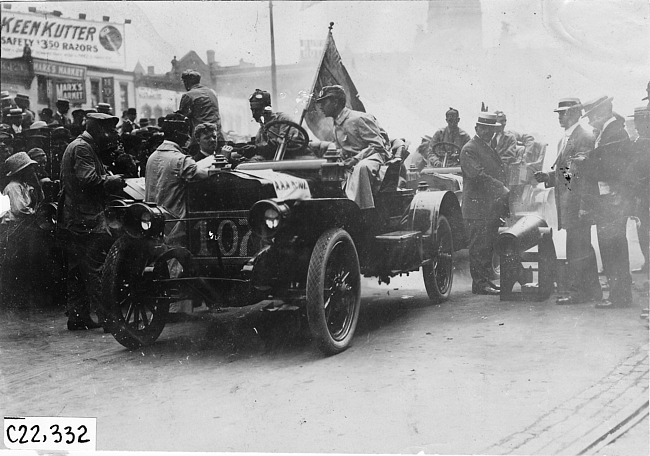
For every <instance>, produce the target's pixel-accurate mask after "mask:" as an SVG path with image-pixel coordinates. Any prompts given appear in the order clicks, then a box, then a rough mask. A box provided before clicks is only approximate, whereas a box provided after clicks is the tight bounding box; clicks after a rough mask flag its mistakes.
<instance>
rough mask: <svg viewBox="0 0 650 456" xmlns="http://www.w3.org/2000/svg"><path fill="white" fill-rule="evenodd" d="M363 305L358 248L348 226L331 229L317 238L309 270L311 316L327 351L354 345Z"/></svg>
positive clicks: (314, 330) (320, 345) (321, 346)
mask: <svg viewBox="0 0 650 456" xmlns="http://www.w3.org/2000/svg"><path fill="white" fill-rule="evenodd" d="M360 307H361V276H360V272H359V258H358V256H357V249H356V248H355V246H354V242H353V241H352V238H351V237H350V235H349V234H348V233H347V232H346V231H345V230H342V229H330V230H327V231H325V232H324V233H323V234H322V235H321V236H320V238H319V239H318V242H316V245H315V247H314V250H313V251H312V254H311V259H310V261H309V271H308V272H307V319H308V322H309V328H310V331H311V333H312V335H313V337H314V340H315V341H316V343H317V345H318V348H319V349H320V350H321V351H322V352H323V353H325V354H326V355H334V354H336V353H340V352H342V351H344V350H345V349H347V348H348V347H349V346H350V343H351V341H352V337H353V336H354V331H355V329H356V327H357V321H358V320H359V309H360Z"/></svg>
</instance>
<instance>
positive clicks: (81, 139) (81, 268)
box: [57, 113, 124, 331]
mask: <svg viewBox="0 0 650 456" xmlns="http://www.w3.org/2000/svg"><path fill="white" fill-rule="evenodd" d="M117 122H118V118H117V117H114V116H111V115H108V114H103V113H92V114H88V116H87V119H86V131H85V132H84V133H82V134H81V135H79V136H78V137H77V138H76V139H75V140H74V141H72V142H71V143H70V144H69V145H68V147H67V148H66V150H65V152H64V153H63V159H62V161H61V183H62V187H63V192H62V196H61V198H60V201H59V220H58V223H57V226H58V227H59V229H60V235H61V237H62V239H63V240H64V245H65V249H66V256H67V259H68V271H67V288H68V302H67V314H68V329H69V330H71V331H74V330H83V329H92V328H97V327H100V326H101V323H102V322H103V320H104V314H103V313H102V311H101V307H100V302H101V295H100V282H101V269H102V265H103V264H104V259H105V258H106V254H107V253H108V250H109V249H110V247H111V244H112V238H111V236H110V231H109V229H108V226H107V224H106V219H105V217H104V207H105V203H106V200H107V198H108V197H109V196H110V195H111V194H116V193H117V192H119V191H120V190H121V189H122V188H123V187H124V180H123V179H122V177H121V176H113V175H109V174H108V172H107V171H106V167H105V166H104V164H103V163H102V160H101V159H100V155H101V153H102V148H104V147H106V145H107V143H108V142H109V141H111V139H112V137H113V135H114V130H115V125H117ZM91 311H95V312H96V313H97V317H98V318H99V324H97V323H95V322H94V321H93V320H92V318H91V316H90V312H91Z"/></svg>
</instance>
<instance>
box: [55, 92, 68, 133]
mask: <svg viewBox="0 0 650 456" xmlns="http://www.w3.org/2000/svg"><path fill="white" fill-rule="evenodd" d="M69 111H70V102H69V101H68V100H66V99H65V98H59V99H58V100H56V113H55V114H54V120H55V121H56V122H58V123H59V125H61V126H62V127H67V126H68V125H70V123H71V120H70V118H69V117H68V112H69Z"/></svg>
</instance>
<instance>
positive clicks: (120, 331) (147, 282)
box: [102, 236, 184, 349]
mask: <svg viewBox="0 0 650 456" xmlns="http://www.w3.org/2000/svg"><path fill="white" fill-rule="evenodd" d="M170 252H171V254H169V253H170ZM170 252H168V253H167V254H165V255H167V257H166V256H165V255H163V256H162V257H161V258H160V259H159V260H158V261H156V264H155V265H153V268H152V267H151V266H150V260H151V259H150V258H149V254H148V253H147V251H146V249H145V248H143V246H142V245H141V243H140V242H139V241H138V240H136V239H131V238H129V237H127V236H123V237H122V238H120V239H119V240H118V241H117V242H116V243H115V244H114V245H113V247H111V250H110V251H109V253H108V257H107V258H106V262H105V263H104V270H103V273H102V295H103V307H104V312H105V314H106V318H107V322H106V324H107V327H108V329H109V330H110V332H111V333H112V334H113V337H115V339H116V340H117V341H118V342H119V343H120V344H122V345H124V346H125V347H126V348H129V349H135V348H138V347H142V346H145V345H150V344H152V343H154V342H155V341H156V339H158V336H160V333H161V332H162V330H163V328H164V327H165V324H166V323H167V317H168V314H169V304H170V302H171V301H174V300H178V299H176V298H175V297H174V295H175V294H176V293H174V290H169V289H163V287H157V286H156V283H155V281H154V280H155V279H167V278H173V277H180V276H182V275H183V271H184V265H183V263H182V262H181V260H182V259H180V258H175V257H174V255H173V252H174V251H170Z"/></svg>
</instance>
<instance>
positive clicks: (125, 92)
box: [120, 82, 130, 111]
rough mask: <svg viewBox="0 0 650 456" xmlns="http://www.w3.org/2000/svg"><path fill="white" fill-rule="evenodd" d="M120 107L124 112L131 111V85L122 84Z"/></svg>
mask: <svg viewBox="0 0 650 456" xmlns="http://www.w3.org/2000/svg"><path fill="white" fill-rule="evenodd" d="M120 106H121V107H122V111H126V110H127V109H129V107H130V106H129V85H128V84H126V83H124V82H120Z"/></svg>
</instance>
